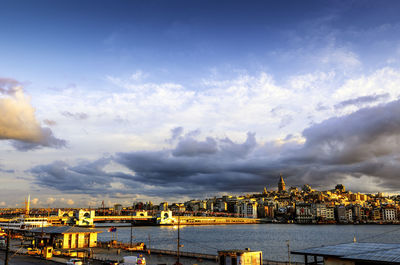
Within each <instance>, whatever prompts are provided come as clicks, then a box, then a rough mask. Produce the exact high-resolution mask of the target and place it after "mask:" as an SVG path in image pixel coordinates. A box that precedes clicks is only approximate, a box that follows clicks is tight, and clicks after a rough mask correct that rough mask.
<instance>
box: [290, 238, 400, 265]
mask: <svg viewBox="0 0 400 265" xmlns="http://www.w3.org/2000/svg"><path fill="white" fill-rule="evenodd" d="M291 253H292V254H300V255H311V256H330V257H338V258H342V259H347V260H364V261H374V262H387V263H392V264H397V263H399V264H400V244H383V243H347V244H339V245H333V246H322V247H316V248H308V249H303V250H296V251H292V252H291Z"/></svg>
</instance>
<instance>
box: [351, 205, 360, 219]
mask: <svg viewBox="0 0 400 265" xmlns="http://www.w3.org/2000/svg"><path fill="white" fill-rule="evenodd" d="M353 220H354V221H360V220H361V206H360V205H354V206H353Z"/></svg>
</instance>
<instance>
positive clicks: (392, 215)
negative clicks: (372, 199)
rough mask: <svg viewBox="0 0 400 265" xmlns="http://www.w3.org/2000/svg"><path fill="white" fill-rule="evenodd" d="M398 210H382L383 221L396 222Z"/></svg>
mask: <svg viewBox="0 0 400 265" xmlns="http://www.w3.org/2000/svg"><path fill="white" fill-rule="evenodd" d="M396 213H397V211H396V209H395V208H390V207H388V208H383V209H382V215H383V220H385V221H395V220H396Z"/></svg>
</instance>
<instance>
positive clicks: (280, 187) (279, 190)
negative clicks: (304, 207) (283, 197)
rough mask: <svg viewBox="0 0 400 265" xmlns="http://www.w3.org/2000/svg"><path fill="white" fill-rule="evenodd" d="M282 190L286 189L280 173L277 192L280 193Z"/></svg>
mask: <svg viewBox="0 0 400 265" xmlns="http://www.w3.org/2000/svg"><path fill="white" fill-rule="evenodd" d="M283 191H286V185H285V181H283V177H282V174H281V177H280V179H279V182H278V192H279V193H281V192H283Z"/></svg>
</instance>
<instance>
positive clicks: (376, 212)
mask: <svg viewBox="0 0 400 265" xmlns="http://www.w3.org/2000/svg"><path fill="white" fill-rule="evenodd" d="M372 220H373V221H381V220H382V213H381V209H380V208H374V209H373V210H372Z"/></svg>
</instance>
